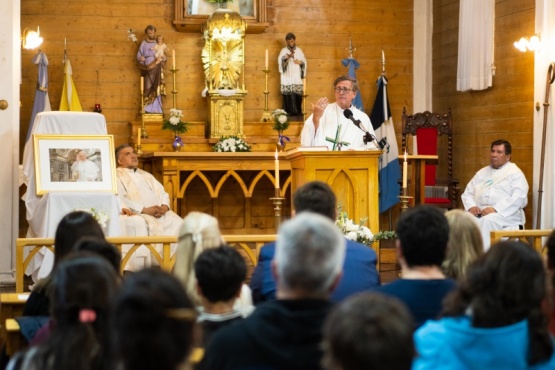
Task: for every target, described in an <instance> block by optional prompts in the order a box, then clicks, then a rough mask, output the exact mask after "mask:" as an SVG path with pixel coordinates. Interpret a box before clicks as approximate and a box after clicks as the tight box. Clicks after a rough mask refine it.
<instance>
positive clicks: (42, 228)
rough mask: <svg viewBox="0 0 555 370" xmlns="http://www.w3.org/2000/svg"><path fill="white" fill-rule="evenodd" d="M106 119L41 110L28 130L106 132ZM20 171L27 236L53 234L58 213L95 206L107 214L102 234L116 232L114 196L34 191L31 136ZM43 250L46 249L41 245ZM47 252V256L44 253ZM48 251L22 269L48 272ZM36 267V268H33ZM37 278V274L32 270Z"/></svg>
mask: <svg viewBox="0 0 555 370" xmlns="http://www.w3.org/2000/svg"><path fill="white" fill-rule="evenodd" d="M107 133H108V131H107V128H106V119H105V118H104V116H103V115H102V114H99V113H92V112H42V113H39V114H37V116H36V117H35V122H34V124H33V131H32V133H31V134H50V135H106V134H107ZM22 165H23V173H24V175H25V176H26V177H27V178H28V185H27V192H26V194H25V195H24V196H23V200H24V201H25V208H26V211H27V221H28V222H29V230H28V231H27V237H29V238H46V237H54V234H55V232H56V227H57V226H58V223H59V222H60V220H61V219H62V217H63V216H64V215H65V214H67V213H69V212H71V211H73V210H75V209H78V208H95V209H97V208H98V209H102V210H105V211H106V213H107V214H109V215H110V220H109V225H107V229H106V235H108V236H120V235H121V233H120V227H119V216H118V214H119V204H118V201H117V196H116V195H114V194H109V193H100V192H51V193H49V194H47V195H44V196H37V195H36V182H35V163H34V146H33V138H32V136H31V138H30V139H29V141H27V143H25V149H24V152H23V164H22ZM44 251H47V252H48V250H47V249H46V248H45V249H44ZM48 255H50V256H49V257H47V256H48ZM52 257H53V256H51V253H50V252H48V253H44V254H41V255H40V256H39V254H37V257H36V258H35V259H34V261H32V262H31V264H30V265H29V268H28V269H27V271H26V273H27V274H30V273H32V272H37V271H38V270H37V269H38V268H39V267H41V264H42V263H43V262H44V263H45V266H44V267H41V268H40V271H39V274H38V277H39V278H40V277H44V276H46V275H47V274H48V272H50V270H51V268H52V265H51V263H50V264H49V266H48V265H47V264H48V260H49V259H51V258H52ZM35 270H37V271H35ZM33 277H34V278H37V274H34V276H33Z"/></svg>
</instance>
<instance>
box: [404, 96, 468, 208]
mask: <svg viewBox="0 0 555 370" xmlns="http://www.w3.org/2000/svg"><path fill="white" fill-rule="evenodd" d="M401 127H402V131H401V135H402V136H401V138H402V150H401V153H404V152H405V150H407V138H408V136H410V135H412V136H415V135H417V136H418V144H417V145H418V154H419V155H438V157H439V160H440V163H441V162H442V159H444V158H446V159H447V163H446V165H447V178H445V179H437V178H436V166H435V165H428V164H427V165H426V172H425V173H426V175H425V182H424V184H425V187H426V190H425V197H424V203H425V204H430V205H433V206H437V207H441V208H446V209H453V208H457V198H458V193H459V188H458V184H459V180H457V179H454V178H453V120H452V115H451V109H449V111H448V112H447V114H439V113H432V112H429V111H425V112H422V113H414V114H411V115H408V114H407V111H406V108H405V107H403V119H402V126H401ZM441 136H446V137H447V143H443V142H442V145H439V141H440V138H441ZM438 146H439V149H445V150H444V154H443V155H442V154H441V153H438ZM444 147H445V148H444ZM443 161H445V160H443Z"/></svg>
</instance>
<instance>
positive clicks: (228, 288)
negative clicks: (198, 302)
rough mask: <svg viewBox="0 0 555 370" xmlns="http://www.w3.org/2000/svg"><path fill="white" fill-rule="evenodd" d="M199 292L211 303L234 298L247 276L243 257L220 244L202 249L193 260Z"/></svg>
mask: <svg viewBox="0 0 555 370" xmlns="http://www.w3.org/2000/svg"><path fill="white" fill-rule="evenodd" d="M195 276H196V278H197V284H198V288H199V289H200V292H199V293H200V294H201V295H202V296H203V297H204V298H206V299H207V300H208V301H209V302H211V303H216V302H229V301H232V300H235V299H236V298H237V297H238V296H239V294H240V292H241V287H242V285H243V282H244V281H245V279H246V277H247V264H246V263H245V259H244V258H243V256H241V254H240V253H239V252H237V251H236V250H235V249H233V248H231V247H229V246H227V245H222V246H220V247H217V248H210V249H206V250H204V251H203V252H202V253H201V254H200V255H199V256H198V258H197V260H196V261H195Z"/></svg>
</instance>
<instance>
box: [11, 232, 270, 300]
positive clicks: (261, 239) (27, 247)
mask: <svg viewBox="0 0 555 370" xmlns="http://www.w3.org/2000/svg"><path fill="white" fill-rule="evenodd" d="M223 238H224V240H225V241H226V243H228V244H229V245H230V246H232V247H234V248H236V249H238V250H240V251H244V252H245V254H246V256H247V257H248V259H249V260H250V262H251V263H252V264H253V265H255V266H256V264H257V262H258V253H259V251H260V248H261V247H262V245H264V244H266V243H269V242H272V241H274V240H275V239H276V235H274V234H268V235H223ZM106 240H107V241H108V242H109V243H111V244H114V245H115V247H116V248H117V249H118V250H119V251H120V252H121V251H122V247H123V245H125V246H126V249H127V248H128V251H127V252H126V253H125V256H124V257H123V259H122V261H121V271H122V272H123V271H124V270H125V267H126V265H127V263H128V262H129V259H130V258H131V257H132V255H133V253H135V252H136V251H137V249H139V248H140V247H141V246H145V247H146V248H148V250H149V251H150V253H151V254H152V258H154V259H155V260H156V262H157V263H158V265H160V268H162V269H164V270H166V271H171V270H172V269H173V265H174V264H175V256H171V253H170V250H171V249H170V246H171V244H172V243H176V242H177V237H175V236H133V237H131V236H130V237H107V238H106ZM160 246H161V247H162V248H161V249H160ZM43 247H45V248H48V249H49V250H50V251H52V252H54V239H53V238H19V239H17V241H16V251H15V291H16V292H17V293H22V292H23V275H24V273H25V270H26V269H27V266H28V265H29V263H30V262H31V261H32V259H33V257H34V256H35V255H36V254H37V253H38V252H39V250H40V249H41V248H43ZM159 250H161V252H159Z"/></svg>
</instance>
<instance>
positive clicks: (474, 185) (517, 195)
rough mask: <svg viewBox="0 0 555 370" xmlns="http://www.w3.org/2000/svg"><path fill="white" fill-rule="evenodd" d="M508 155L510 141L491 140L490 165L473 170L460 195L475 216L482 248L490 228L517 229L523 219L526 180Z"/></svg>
mask: <svg viewBox="0 0 555 370" xmlns="http://www.w3.org/2000/svg"><path fill="white" fill-rule="evenodd" d="M510 159H511V144H509V143H508V142H507V141H504V140H498V141H494V142H493V143H492V146H491V154H490V165H489V166H487V167H484V168H482V169H481V170H480V171H478V172H477V173H476V175H475V176H474V177H473V178H472V180H470V182H469V183H468V185H467V186H466V189H465V191H464V193H463V194H462V195H461V200H462V202H463V204H464V208H465V210H467V211H468V212H470V213H471V214H473V215H474V216H476V217H478V224H479V225H480V230H481V232H482V238H483V239H484V249H486V250H487V249H489V247H490V232H491V231H492V230H518V229H519V227H520V226H524V223H525V221H526V219H525V217H524V210H523V208H524V207H526V205H527V204H528V182H527V181H526V177H525V176H524V173H522V171H521V170H520V169H519V168H518V167H517V165H515V164H514V163H511V162H510Z"/></svg>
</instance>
